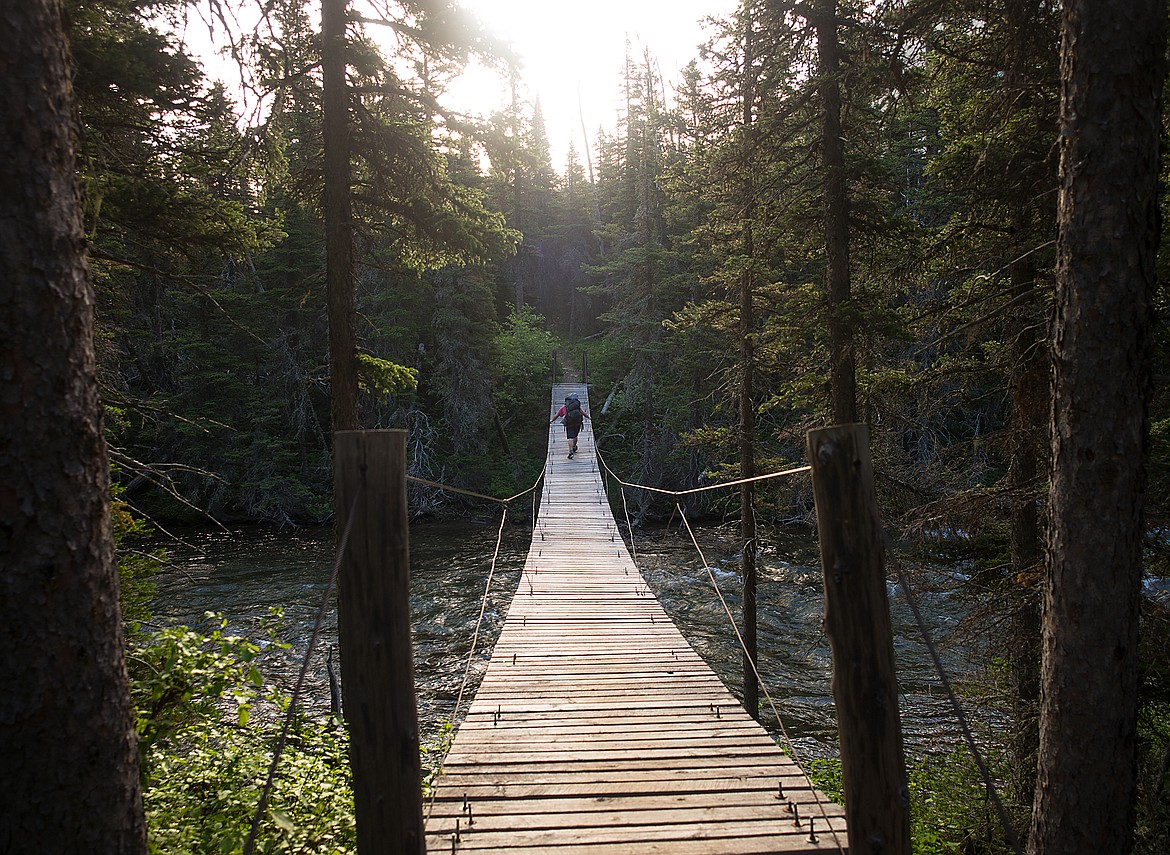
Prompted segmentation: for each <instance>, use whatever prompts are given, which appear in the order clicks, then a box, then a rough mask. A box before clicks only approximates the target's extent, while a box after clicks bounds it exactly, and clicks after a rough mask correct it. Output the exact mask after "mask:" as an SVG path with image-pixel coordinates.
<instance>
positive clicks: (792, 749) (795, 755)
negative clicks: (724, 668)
mask: <svg viewBox="0 0 1170 855" xmlns="http://www.w3.org/2000/svg"><path fill="white" fill-rule="evenodd" d="M675 508H676V509H677V510H678V513H679V516H680V518H681V519H682V521H683V525H685V526H686V527H687V534H689V535H690V537H691V543H692V544H693V545H694V547H695V551H696V552H697V553H698V554H699V560H700V561H702V562H703V569H704V570H705V571H706V573H707V578H708V579H710V580H711V587H712V588H713V589H714V590H715V596H716V597H718V598H719V604H720V605H721V606H722V607H723V612H724V614H726V615H727V620H728V622H729V623H730V624H731V628H732V630H734V631H735V638H736V640H737V641H738V642H739V648H740V650H741V651H742V652H743V654H744V661H745V662H747V663H748V664H750V665H751V667H752V673H753V674H754V675H755V678H756V682H757V683H758V684H759V686H760V690H761V691H763V693H764V698H765V699H766V700H767V701H768V706H769V707H770V708H771V710H772V715H773V716H775V718H776V724H777V725H778V726H779V727H780V733H781V734H782V735H783V736H784V744H785V747H786V748H787V749H788V753H789V754H790V755H791V756H792V759H793V761H794V762H795V763H796V765H797V766H799V767H800V768H802V769H803V768H805V767H804V763H803V762H802V760H801V758H800V754H799V752H798V751H797V750H796V745H795V743H793V741H792V737H791V736H789V735H788V728H786V727H785V726H784V719H782V718H781V717H780V711H779V710H778V709H777V708H776V702H775V701H774V700H773V699H772V694H771V693H770V692H769V691H768V686H767V683H765V682H764V678H763V677H761V676H760V670H759V668H757V667H756V661H755V657H754V656H751V655H749V654H748V649H747V644H746V643H745V642H744V640H743V635H742V634H741V633H740V631H739V625H738V624H736V622H735V617H734V616H733V615H732V613H731V607H730V606H728V605H727V600H725V599H724V598H723V592H722V591H721V590H719V583H718V582H717V581H716V579H715V574H714V573H713V572H711V565H710V564H709V563H708V562H707V557H706V556H705V555H704V554H703V549H702V547H700V546H699V541H698V538H696V537H695V532H694V529H692V528H691V523H690V521H689V520H688V519H687V515H686V512H685V511H684V510H683V509H682V504H681V503H678V502H676V503H675ZM812 793H813V798H814V799H815V801H816V805H817V809H818V810H819V811H820V812H821V817H822V818H823V819H824V821H825V826H826V827H827V828H828V829H829V832H830V833H831V834H832V835H833V842H834V843H836V844H837V849H838V851H840V852H842V853H843V852H844V851H845V847H844V846H843V845H842V844H841V838H840V837H838V836H837V831H836V829H834V828H833V824H832V823H831V822H830V821H829V814H828V811H826V810H825V803H824V799H822V798H821V792H820V791H819V790H817V789H816V788H815V787H814V788H813V789H812Z"/></svg>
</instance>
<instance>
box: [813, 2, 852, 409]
mask: <svg viewBox="0 0 1170 855" xmlns="http://www.w3.org/2000/svg"><path fill="white" fill-rule="evenodd" d="M815 14H816V31H817V51H818V54H819V58H820V76H821V83H820V89H821V111H822V113H821V120H822V125H821V128H822V134H821V156H822V157H823V158H824V165H825V189H824V204H825V284H826V290H827V292H828V298H829V362H830V365H829V390H830V397H831V400H832V418H833V423H834V424H849V423H850V422H855V421H857V379H856V367H855V360H856V357H855V353H854V343H853V320H852V319H851V318H850V317H849V316H848V314H847V311H848V308H849V300H850V290H851V289H850V282H849V277H850V273H849V197H848V194H847V193H846V188H845V147H844V143H843V141H842V138H841V83H840V74H841V58H840V50H839V48H838V44H837V0H818V2H817V7H816V13H815Z"/></svg>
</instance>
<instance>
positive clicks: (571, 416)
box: [549, 394, 589, 460]
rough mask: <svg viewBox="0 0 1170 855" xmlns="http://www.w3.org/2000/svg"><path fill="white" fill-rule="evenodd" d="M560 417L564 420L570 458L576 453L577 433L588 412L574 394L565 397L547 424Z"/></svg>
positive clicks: (587, 416)
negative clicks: (562, 404) (582, 407)
mask: <svg viewBox="0 0 1170 855" xmlns="http://www.w3.org/2000/svg"><path fill="white" fill-rule="evenodd" d="M562 418H563V419H564V420H565V436H566V437H568V439H569V459H570V460H572V459H573V455H574V454H576V453H577V434H578V433H580V431H581V425H583V424H585V419H587V418H589V414H588V413H587V412H585V411H584V410H583V409H581V400H580V399H579V398H578V397H577V396H576V395H575V394H573V395H569V397H567V398H565V403H564V406H562V407H561V408H560V409H559V410H557V414H556V415H555V416H553V417H552V421H550V422H549V424H550V425H551V424H552V423H553V422H555V421H556V420H557V419H562Z"/></svg>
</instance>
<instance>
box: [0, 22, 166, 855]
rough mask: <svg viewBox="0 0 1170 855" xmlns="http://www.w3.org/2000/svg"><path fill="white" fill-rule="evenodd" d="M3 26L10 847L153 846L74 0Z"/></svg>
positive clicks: (0, 244)
mask: <svg viewBox="0 0 1170 855" xmlns="http://www.w3.org/2000/svg"><path fill="white" fill-rule="evenodd" d="M2 17H3V26H2V27H0V89H2V91H3V92H4V93H5V102H4V109H3V111H2V112H0V135H2V136H0V150H2V151H3V152H4V154H5V157H4V159H3V161H2V162H0V281H2V282H3V287H2V288H0V379H2V382H0V566H2V567H3V573H0V675H3V677H2V682H0V768H2V769H3V770H4V795H3V797H2V798H0V849H2V850H3V851H5V852H29V853H33V852H35V853H38V855H40V854H41V853H79V852H102V853H145V851H146V835H145V828H144V823H143V815H142V796H141V790H140V786H139V780H138V762H137V758H138V753H137V752H138V750H137V741H136V737H135V732H134V715H133V709H132V707H131V705H130V697H129V689H128V684H127V678H126V668H125V659H124V653H123V649H122V621H121V614H120V612H119V605H118V584H117V572H116V566H115V560H114V550H113V540H112V535H111V531H110V525H109V463H108V459H107V451H106V445H105V440H104V438H103V436H102V420H101V403H100V401H99V400H98V392H97V383H96V377H95V368H94V350H93V307H94V300H93V292H92V289H91V285H90V283H89V280H88V275H87V269H86V262H85V252H84V247H83V243H82V228H81V217H80V198H79V190H78V186H77V180H76V163H75V147H74V142H75V139H74V138H75V125H74V107H73V93H72V88H71V84H70V79H71V78H70V75H71V72H70V65H69V53H68V46H67V41H66V37H65V33H64V24H63V13H62V8H61V6H60V4H59V3H58V2H56V0H24V2H21V3H9V4H5V7H4V11H3V13H2Z"/></svg>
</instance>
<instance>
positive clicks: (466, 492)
mask: <svg viewBox="0 0 1170 855" xmlns="http://www.w3.org/2000/svg"><path fill="white" fill-rule="evenodd" d="M543 477H544V472H543V471H542V472H541V473H540V475H538V476H537V478H536V481H535V482H534V483H533V485H532V486H531V487H529V488H528V489H527V490H522V491H521V492H519V493H517V494H516V495H515V496H509V497H508V498H507V499H501V498H499V497H498V496H488V495H485V494H484V493H477V492H475V491H474V490H465V489H463V488H462V487H452V486H451V485H450V484H440V483H439V482H438V481H428V480H427V479H426V478H419V477H417V476H415V475H407V476H406V480H407V481H410V482H412V483H414V484H421V485H422V486H424V487H433V488H435V489H436V490H443V491H445V492H448V493H459V494H460V495H463V496H471V497H473V498H476V499H484V500H485V501H488V502H495V503H496V504H498V505H508V504H510V503H511V502H514V501H516V500H517V499H519V498H520V497H521V496H527V495H528V494H529V493H531V492H532V491H533V490H535V489H536V487H537V485H539V484H540V479H541V478H543Z"/></svg>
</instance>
